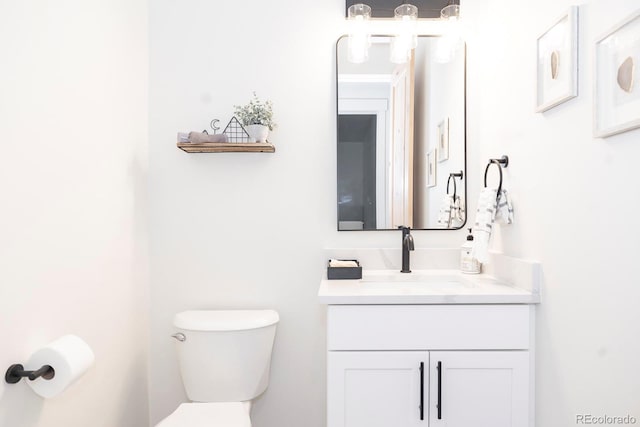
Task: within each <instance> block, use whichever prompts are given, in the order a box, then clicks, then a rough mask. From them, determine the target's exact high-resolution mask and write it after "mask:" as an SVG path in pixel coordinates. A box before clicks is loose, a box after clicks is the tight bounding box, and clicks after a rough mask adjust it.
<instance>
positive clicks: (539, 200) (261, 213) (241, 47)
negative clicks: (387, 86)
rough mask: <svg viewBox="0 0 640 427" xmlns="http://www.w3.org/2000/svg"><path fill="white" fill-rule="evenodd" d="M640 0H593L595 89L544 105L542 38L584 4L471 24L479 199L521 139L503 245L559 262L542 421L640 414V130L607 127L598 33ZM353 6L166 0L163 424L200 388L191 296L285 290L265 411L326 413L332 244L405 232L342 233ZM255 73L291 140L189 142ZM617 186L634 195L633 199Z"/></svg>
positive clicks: (279, 297) (516, 7) (276, 300)
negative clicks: (607, 135) (637, 219)
mask: <svg viewBox="0 0 640 427" xmlns="http://www.w3.org/2000/svg"><path fill="white" fill-rule="evenodd" d="M467 3H469V4H467ZM634 3H635V0H617V1H615V2H605V1H604V0H599V1H597V2H594V3H592V4H589V5H588V6H586V7H584V8H583V10H582V11H581V12H582V18H581V19H582V24H583V34H582V36H581V40H582V41H583V42H582V45H581V48H580V49H581V57H582V60H583V62H582V66H581V70H582V71H581V83H580V90H581V95H580V98H578V99H576V100H573V101H570V102H569V103H567V104H564V105H563V106H561V107H558V108H556V109H554V110H552V111H550V112H549V113H547V114H544V115H537V114H534V113H533V107H534V82H535V75H534V70H535V67H534V63H535V39H536V38H537V36H538V35H539V34H540V33H541V32H542V31H543V30H544V29H545V28H546V26H547V24H550V23H551V22H552V21H553V19H555V17H556V15H559V14H560V13H561V12H562V10H563V8H564V7H565V6H568V5H569V3H568V2H567V1H566V0H563V1H561V2H557V1H552V0H544V1H543V2H530V3H529V4H526V5H525V4H524V3H523V2H516V3H513V2H512V3H510V7H509V8H504V7H503V6H504V5H503V4H502V3H499V2H497V1H494V0H486V1H483V2H471V1H468V2H465V3H464V4H463V8H468V9H467V10H466V11H465V12H464V13H465V19H466V18H468V21H467V22H469V23H470V24H471V26H472V27H471V29H470V30H469V33H470V38H469V40H468V53H469V63H468V67H469V96H468V99H469V109H468V118H469V137H468V138H469V160H470V165H469V168H468V177H469V183H470V192H469V194H470V202H472V203H471V206H470V207H469V208H470V210H469V212H471V213H472V215H473V212H474V208H475V203H474V202H475V198H476V197H477V194H478V191H479V190H480V188H481V186H482V183H481V181H482V173H483V171H484V166H485V162H486V159H488V158H489V157H490V156H492V157H496V156H500V155H502V154H509V155H510V156H511V160H512V164H511V166H510V167H509V169H508V170H507V171H506V175H507V176H506V179H507V186H508V187H509V188H510V189H511V190H512V193H513V195H514V199H515V203H516V209H517V211H516V215H517V223H516V224H515V225H513V226H512V227H511V228H510V229H508V230H499V233H498V235H496V236H495V237H496V239H495V240H496V247H497V248H500V247H503V248H504V249H505V251H506V252H507V253H509V254H511V255H515V256H525V257H531V258H536V259H539V260H540V261H542V263H543V267H544V272H545V288H544V295H543V304H542V305H541V306H540V310H539V317H538V324H537V326H538V336H537V337H538V344H539V351H538V362H537V369H538V372H537V376H536V380H537V382H538V393H537V394H538V396H537V398H538V408H537V412H538V414H537V415H538V419H539V422H538V425H539V426H545V427H548V426H558V427H560V426H566V425H572V424H575V423H574V421H575V418H574V415H573V414H574V413H576V412H578V411H590V412H593V413H600V412H603V413H604V412H607V413H609V414H611V413H620V412H625V411H631V412H633V411H635V413H636V414H637V413H638V412H640V409H639V408H638V406H637V405H638V403H637V402H639V401H640V398H639V397H640V396H638V393H639V391H638V387H637V384H638V383H639V378H638V374H637V373H636V372H635V371H634V370H633V369H632V367H633V366H634V363H635V362H636V361H637V360H638V356H639V355H640V354H639V353H640V349H639V347H638V346H639V344H638V341H637V336H638V335H640V334H639V332H640V329H639V327H638V325H640V321H639V320H640V319H639V317H638V316H639V314H638V311H637V308H636V307H635V302H637V301H638V300H639V297H640V295H639V293H640V290H639V288H638V287H637V280H635V281H633V279H631V278H633V277H635V276H633V273H634V271H633V270H632V268H633V267H632V266H633V263H634V261H635V258H637V257H638V256H639V255H640V254H639V253H638V249H637V246H632V242H634V241H635V242H637V241H638V240H640V231H638V230H637V229H634V228H633V220H632V219H631V218H632V217H633V214H634V212H635V211H636V210H638V208H639V207H640V206H639V205H640V200H638V197H639V196H638V192H637V191H635V189H634V188H633V187H632V186H631V185H632V182H633V176H632V175H630V173H631V171H632V170H633V162H634V158H635V157H637V156H638V154H640V145H638V143H637V142H635V141H633V139H637V137H638V132H637V131H636V132H632V133H628V134H626V135H622V136H619V137H614V138H611V139H609V140H606V141H602V140H594V139H592V138H591V81H592V79H591V74H592V73H591V69H592V66H591V65H592V64H591V52H592V48H591V42H592V41H593V39H594V37H595V36H596V35H597V34H599V33H600V32H602V31H603V30H605V29H606V28H608V27H609V26H610V25H612V24H613V23H615V22H616V21H618V20H620V19H622V17H623V16H625V15H626V14H627V13H629V12H630V11H631V10H632V9H633V7H634ZM343 14H344V2H343V1H341V0H333V1H330V2H328V3H327V2H324V3H322V4H320V3H318V2H310V1H294V0H281V1H278V2H258V1H249V0H243V1H237V2H230V3H228V4H226V3H223V4H220V3H219V2H216V3H215V4H214V3H213V2H210V1H205V0H191V1H189V2H179V3H177V2H173V1H169V0H158V1H155V2H153V5H152V7H151V10H150V16H151V20H150V25H151V41H150V42H151V58H150V61H151V69H150V80H151V83H150V94H151V97H150V101H151V102H150V138H151V147H150V154H151V157H150V161H151V169H150V204H151V205H150V206H151V256H152V258H151V349H150V354H151V358H150V371H151V372H152V373H153V375H152V376H151V377H150V404H151V421H152V423H155V422H157V421H158V420H159V419H161V418H162V417H164V416H166V415H167V414H168V413H170V412H171V411H172V410H173V409H174V408H175V407H176V406H177V405H178V404H179V403H180V402H182V401H184V400H186V398H185V395H184V392H183V391H182V386H181V382H180V377H179V373H178V369H177V361H176V357H175V351H174V348H173V343H172V340H171V339H170V338H169V334H170V333H172V327H171V322H172V317H173V315H174V313H176V312H178V311H180V310H184V309H191V308H195V309H197V308H228V307H231V308H239V307H248V308H251V307H272V308H275V309H277V310H278V311H279V312H280V314H281V323H280V325H279V329H278V335H277V337H276V344H275V349H274V358H273V366H272V380H271V385H270V387H269V389H268V390H267V392H266V393H265V395H264V396H263V397H262V398H261V399H259V400H258V402H257V403H256V407H255V410H254V416H253V419H254V424H255V426H256V427H276V426H278V427H279V426H288V425H304V426H309V427H320V426H323V425H324V419H325V407H324V402H325V397H324V394H325V379H324V372H325V355H324V351H325V329H324V320H325V319H324V313H325V309H324V307H322V306H320V305H319V304H318V303H317V301H316V292H317V287H318V281H319V279H320V276H321V274H322V269H323V264H324V262H325V260H324V259H323V253H322V248H324V247H393V248H396V247H399V245H400V234H399V233H398V232H395V231H380V232H342V233H338V232H336V231H335V229H336V209H335V197H336V196H335V185H336V182H335V179H336V178H335V176H336V173H335V164H336V161H335V156H336V147H335V121H336V119H335V115H336V111H335V108H336V103H335V81H334V79H335V40H336V39H337V38H338V37H339V35H341V34H343V33H346V29H345V23H344V18H343V16H344V15H343ZM520 18H521V19H520ZM474 23H475V24H474ZM376 33H381V32H380V31H376ZM496 64H498V65H499V66H498V65H496ZM254 90H255V91H257V92H258V95H260V96H261V97H263V98H269V99H272V100H273V101H274V105H275V113H276V119H277V121H278V122H279V124H280V127H279V128H278V129H277V130H276V131H275V132H274V133H273V134H272V135H271V137H270V140H271V141H273V142H274V143H275V145H276V147H277V152H276V153H275V154H272V155H268V154H209V155H193V154H186V153H183V152H181V151H179V150H178V149H176V147H175V133H176V132H177V131H188V130H201V129H203V128H205V127H206V126H207V125H208V123H209V121H210V120H211V119H212V118H220V119H222V120H223V121H226V120H228V119H229V118H230V117H231V114H232V111H233V107H232V106H233V105H234V104H241V103H244V102H246V101H247V100H248V99H249V98H250V96H251V92H252V91H254ZM552 155H553V156H555V157H552ZM634 191H635V192H634ZM603 199H604V200H605V201H607V202H611V203H613V202H614V201H619V200H623V201H625V202H626V203H627V204H628V206H629V209H628V212H629V215H627V216H626V217H624V214H621V213H620V209H618V208H615V209H614V208H612V207H611V205H609V204H607V205H603V204H602V203H601V201H602V200H603ZM613 212H615V213H616V215H614V216H613V219H611V218H610V217H609V216H608V215H610V214H611V213H613ZM471 218H472V217H471ZM605 224H606V225H605ZM414 235H415V240H416V245H417V246H419V247H442V246H446V247H458V246H459V245H460V244H461V243H462V241H463V239H464V235H465V234H464V232H463V231H458V232H449V231H447V232H419V231H418V232H415V234H414ZM611 278H613V279H611ZM634 285H635V286H634Z"/></svg>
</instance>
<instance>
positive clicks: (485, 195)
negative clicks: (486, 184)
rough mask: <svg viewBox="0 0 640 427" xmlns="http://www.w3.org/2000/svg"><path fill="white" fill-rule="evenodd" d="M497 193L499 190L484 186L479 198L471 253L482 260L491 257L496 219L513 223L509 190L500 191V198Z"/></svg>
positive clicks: (485, 260)
mask: <svg viewBox="0 0 640 427" xmlns="http://www.w3.org/2000/svg"><path fill="white" fill-rule="evenodd" d="M496 195H497V190H495V189H492V188H484V189H482V191H481V192H480V197H479V198H478V209H477V211H476V222H475V224H474V226H473V249H472V250H471V255H472V256H473V257H474V258H476V259H477V260H478V261H480V262H487V260H488V259H489V240H490V239H491V231H492V230H493V224H494V223H495V222H496V219H497V220H498V221H499V222H501V223H503V224H513V206H512V205H511V199H510V198H509V196H508V193H507V190H501V191H500V198H499V199H498V198H497V197H496Z"/></svg>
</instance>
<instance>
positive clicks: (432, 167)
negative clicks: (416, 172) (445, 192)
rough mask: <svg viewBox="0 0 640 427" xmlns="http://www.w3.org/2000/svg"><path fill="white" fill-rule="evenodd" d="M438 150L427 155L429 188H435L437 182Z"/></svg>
mask: <svg viewBox="0 0 640 427" xmlns="http://www.w3.org/2000/svg"><path fill="white" fill-rule="evenodd" d="M437 151H438V150H437V149H433V150H431V151H429V152H428V153H427V188H431V187H435V186H436V184H437V182H436V164H437V162H436V158H437Z"/></svg>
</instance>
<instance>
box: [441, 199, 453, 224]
mask: <svg viewBox="0 0 640 427" xmlns="http://www.w3.org/2000/svg"><path fill="white" fill-rule="evenodd" d="M454 204H455V202H454V200H453V196H450V195H449V194H445V195H444V198H443V199H442V203H441V204H440V210H439V211H438V226H439V227H442V228H450V227H451V210H452V207H453V206H454Z"/></svg>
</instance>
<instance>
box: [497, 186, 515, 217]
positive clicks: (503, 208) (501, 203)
mask: <svg viewBox="0 0 640 427" xmlns="http://www.w3.org/2000/svg"><path fill="white" fill-rule="evenodd" d="M496 221H497V222H499V223H501V224H513V205H512V204H511V197H509V193H508V192H507V190H502V191H500V199H499V200H498V212H497V213H496Z"/></svg>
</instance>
